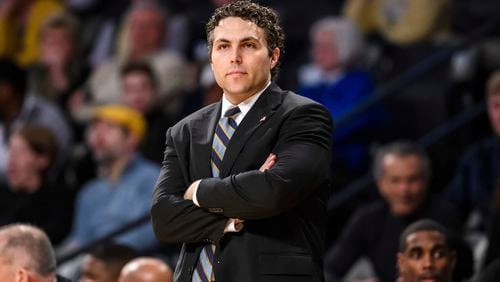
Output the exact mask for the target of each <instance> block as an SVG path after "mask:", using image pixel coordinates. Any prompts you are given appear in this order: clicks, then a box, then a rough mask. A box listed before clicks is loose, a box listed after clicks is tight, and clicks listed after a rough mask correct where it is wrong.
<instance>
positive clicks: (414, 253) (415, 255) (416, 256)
mask: <svg viewBox="0 0 500 282" xmlns="http://www.w3.org/2000/svg"><path fill="white" fill-rule="evenodd" d="M408 257H409V258H411V259H420V258H421V257H422V251H421V250H419V249H413V250H410V252H409V253H408Z"/></svg>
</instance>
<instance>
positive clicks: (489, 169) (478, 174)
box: [445, 70, 500, 263]
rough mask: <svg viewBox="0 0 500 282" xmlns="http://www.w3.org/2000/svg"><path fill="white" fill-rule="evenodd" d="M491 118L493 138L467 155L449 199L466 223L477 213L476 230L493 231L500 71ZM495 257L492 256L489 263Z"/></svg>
mask: <svg viewBox="0 0 500 282" xmlns="http://www.w3.org/2000/svg"><path fill="white" fill-rule="evenodd" d="M486 103H487V111H488V117H489V121H490V124H491V127H492V129H493V134H492V136H491V137H489V138H487V139H485V140H481V141H479V142H478V143H476V144H473V145H471V146H470V147H469V148H468V149H467V150H466V152H465V153H464V154H463V157H462V158H461V160H460V162H459V165H458V166H457V169H456V171H455V176H454V177H453V179H452V181H451V183H450V186H449V187H448V189H447V191H446V192H445V195H446V197H447V198H448V200H449V201H450V202H451V203H453V204H454V205H455V206H456V207H457V210H459V211H460V215H461V217H462V219H463V220H464V221H465V220H466V219H467V218H468V217H469V216H470V214H471V213H472V212H473V211H477V212H478V213H479V215H480V222H479V224H477V227H475V230H474V231H479V232H480V233H482V234H487V233H488V232H490V230H489V229H490V228H491V227H494V226H495V225H494V224H493V225H492V224H491V223H493V222H494V220H495V219H494V216H493V215H494V213H495V211H494V208H493V207H494V205H492V199H494V198H495V193H494V191H495V186H496V185H497V181H498V180H499V179H500V70H497V71H495V72H494V73H492V74H491V76H490V78H489V79H488V82H487V85H486ZM493 258H494V256H491V255H488V258H487V259H486V263H488V262H489V261H490V260H491V259H493Z"/></svg>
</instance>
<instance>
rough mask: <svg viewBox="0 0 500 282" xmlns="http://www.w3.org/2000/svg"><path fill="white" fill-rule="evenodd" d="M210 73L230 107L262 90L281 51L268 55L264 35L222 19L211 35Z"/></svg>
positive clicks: (245, 24) (246, 25)
mask: <svg viewBox="0 0 500 282" xmlns="http://www.w3.org/2000/svg"><path fill="white" fill-rule="evenodd" d="M212 37H213V46H212V54H211V62H212V65H211V66H212V70H213V72H214V76H215V80H216V81H217V84H219V86H220V87H221V88H222V89H223V90H224V93H226V95H227V97H228V99H229V101H231V102H232V103H233V104H238V103H239V102H241V101H243V100H245V99H246V98H248V97H250V96H252V95H254V94H255V93H257V92H258V91H260V90H262V89H263V88H264V86H265V85H266V83H267V82H268V81H270V79H271V69H272V68H274V67H275V66H276V64H277V61H278V58H279V54H280V51H279V49H278V48H276V49H274V50H273V52H272V55H271V56H269V52H268V49H267V40H266V37H265V32H264V30H263V29H262V28H260V27H258V26H257V25H256V24H254V23H252V22H250V21H245V20H243V19H241V18H237V17H229V18H225V19H223V20H221V21H220V22H219V25H217V26H216V27H215V29H214V30H213V33H212Z"/></svg>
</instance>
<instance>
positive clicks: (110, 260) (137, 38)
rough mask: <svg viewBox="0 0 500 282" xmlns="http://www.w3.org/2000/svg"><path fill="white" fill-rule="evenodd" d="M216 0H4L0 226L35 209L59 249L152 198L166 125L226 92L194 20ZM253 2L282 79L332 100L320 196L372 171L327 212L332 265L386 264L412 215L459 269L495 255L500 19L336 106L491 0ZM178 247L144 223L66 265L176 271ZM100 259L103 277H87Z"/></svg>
mask: <svg viewBox="0 0 500 282" xmlns="http://www.w3.org/2000/svg"><path fill="white" fill-rule="evenodd" d="M228 2H231V0H206V1H194V0H107V1H97V0H3V1H1V2H0V225H8V224H12V223H17V222H23V223H29V224H32V225H35V226H37V227H39V228H40V229H41V230H43V232H45V233H46V234H47V236H48V238H49V239H50V241H51V243H52V244H53V245H54V246H55V249H56V253H57V254H58V255H61V256H64V255H65V254H68V253H71V252H73V251H75V250H78V249H80V248H82V247H84V246H87V245H88V244H91V243H92V242H94V241H95V240H98V239H100V238H102V237H103V236H106V235H107V234H109V233H111V232H113V231H115V230H116V229H118V228H120V227H122V226H124V225H126V224H128V223H130V222H132V221H134V220H137V219H140V218H142V217H144V216H145V215H147V214H148V212H149V209H150V202H151V193H152V189H153V187H154V184H155V182H156V180H157V178H158V174H159V169H160V166H161V162H162V158H163V149H164V141H165V133H166V130H167V129H168V128H169V127H170V126H172V125H173V124H175V123H176V122H177V121H179V120H180V119H182V118H183V117H185V116H186V115H188V114H189V113H191V112H193V111H195V110H197V109H199V108H201V107H202V106H204V105H208V104H211V103H213V102H216V101H218V100H219V99H220V98H221V96H222V90H221V89H220V88H219V87H218V85H217V84H216V83H215V80H214V77H213V75H212V72H211V68H210V61H209V56H208V53H207V51H208V49H207V41H206V35H205V24H206V22H207V21H208V18H209V16H210V15H211V13H212V12H213V10H214V9H215V8H216V7H219V6H221V5H223V4H225V3H228ZM256 2H259V3H261V4H264V5H268V6H270V7H272V8H274V9H275V10H276V11H278V13H279V15H280V17H281V21H282V25H283V26H284V29H285V34H286V36H287V37H286V44H285V50H284V52H282V54H283V61H282V66H281V68H280V73H279V75H278V77H277V80H278V83H279V84H280V85H281V87H282V88H284V89H290V90H293V91H295V92H297V93H298V94H300V95H303V96H306V97H309V98H310V99H313V100H315V101H317V102H319V103H321V104H323V105H325V106H326V107H327V108H328V110H329V111H330V113H331V115H332V117H333V120H334V125H335V126H334V131H333V149H332V154H333V155H332V157H333V158H332V159H333V163H332V176H333V178H332V187H333V189H332V197H335V196H336V195H338V194H341V193H343V192H345V190H346V189H345V187H348V184H350V183H352V182H354V181H356V180H357V179H359V178H360V177H362V176H363V175H364V174H367V173H372V174H373V179H374V184H373V185H372V187H371V188H372V189H366V191H365V192H363V193H360V194H359V195H357V197H356V199H355V200H352V201H346V202H344V203H341V205H339V206H337V207H335V209H334V210H331V211H330V214H331V219H330V220H329V226H330V227H329V231H328V238H329V239H328V242H327V243H328V246H329V249H328V252H327V253H326V254H325V274H326V278H327V281H338V280H344V279H345V280H348V281H358V280H359V281H361V280H363V281H377V280H374V279H378V281H395V280H396V278H397V276H398V273H399V272H398V267H397V259H398V258H397V256H396V254H397V253H398V250H399V249H400V244H399V243H400V242H399V237H400V235H401V234H402V232H403V230H405V228H407V227H408V226H409V225H411V224H412V223H413V222H415V221H417V220H419V219H422V218H430V219H432V220H434V221H436V222H439V223H441V224H442V225H443V226H445V227H446V228H448V229H449V230H451V231H453V236H451V237H450V238H451V239H450V246H452V248H453V249H454V250H455V251H456V254H457V259H456V267H455V271H454V272H453V276H454V277H455V280H454V281H462V280H467V279H472V277H475V276H476V275H477V274H478V273H480V272H481V271H482V270H483V269H485V268H486V267H487V266H488V265H490V264H491V265H495V260H496V259H500V240H499V238H500V237H499V235H500V71H499V70H500V51H499V50H500V26H499V25H494V26H493V27H492V28H491V29H490V30H489V32H488V33H487V34H485V35H483V36H482V37H481V38H479V39H477V40H476V41H474V42H472V43H471V44H469V45H467V46H466V47H464V48H462V49H460V50H457V51H456V52H454V53H453V55H452V56H451V59H450V60H448V61H446V62H445V63H442V64H440V65H438V66H436V67H435V68H433V69H432V70H430V71H429V72H428V73H427V74H425V75H424V76H423V77H419V78H415V81H414V83H412V84H408V85H405V86H404V87H400V88H398V89H397V90H396V93H395V94H394V93H393V94H394V95H392V96H390V97H389V98H388V99H384V100H381V101H379V102H378V103H375V104H373V105H372V106H371V107H369V108H366V109H365V110H363V111H362V112H360V113H357V114H356V115H354V116H352V117H350V118H348V119H346V117H348V116H349V114H350V113H351V112H353V111H355V110H356V109H357V108H358V107H359V106H360V105H362V104H364V103H366V102H368V101H370V100H373V99H374V98H376V94H377V93H379V92H380V91H381V90H382V89H385V90H386V89H387V88H389V87H388V84H389V83H390V82H391V81H392V80H393V79H394V78H397V77H398V76H399V75H401V74H402V73H404V72H405V71H406V70H408V69H410V68H411V67H413V66H415V65H417V64H418V63H420V62H422V61H425V60H426V59H428V58H430V57H431V56H432V55H433V54H435V53H436V52H438V51H439V50H441V49H446V48H449V47H451V46H454V44H456V43H457V42H460V41H461V40H463V39H464V38H468V37H470V36H471V35H472V34H474V33H475V32H476V31H477V28H481V27H482V26H483V25H485V24H488V23H491V22H493V21H494V20H495V18H496V17H497V15H498V14H499V13H500V5H498V4H497V3H496V1H495V0H481V1H474V3H471V2H470V1H466V0H335V1H333V0H315V1H312V2H307V3H305V2H304V1H299V0H287V1H285V0H283V1H278V0H262V1H256ZM483 100H484V101H486V105H487V107H486V108H487V115H486V114H485V115H482V116H481V117H480V118H477V119H474V120H473V122H471V124H469V125H467V124H466V125H464V126H462V128H461V129H459V130H457V131H456V132H455V133H454V134H453V135H452V136H451V137H449V138H448V139H445V140H443V141H442V142H439V143H437V144H433V145H432V146H431V147H430V148H421V147H420V146H419V144H418V143H417V142H415V141H416V140H418V138H419V137H421V136H423V135H424V134H425V133H427V132H429V130H431V129H432V128H434V127H436V126H437V125H439V124H442V123H444V122H446V120H447V119H448V118H450V117H453V116H455V115H457V114H460V113H462V112H465V111H467V110H468V109H470V108H471V107H472V106H473V105H474V104H475V103H477V102H480V101H483ZM337 121H340V122H339V123H337ZM402 140H406V141H402ZM408 140H413V141H408ZM178 251H179V250H178V246H173V247H172V246H165V245H162V244H160V243H159V242H157V240H156V239H155V237H154V235H153V232H152V229H151V225H150V224H149V223H147V222H146V223H144V224H143V225H140V226H138V227H137V228H134V229H132V230H131V231H130V232H126V233H124V234H120V235H119V236H117V237H115V238H114V240H113V242H107V243H106V244H103V245H100V246H97V248H94V249H92V250H91V251H89V252H87V253H85V254H84V255H82V256H80V257H78V258H76V259H74V260H73V261H71V262H69V263H67V264H66V266H65V267H64V266H61V269H62V270H61V271H63V272H65V274H66V276H71V277H72V278H73V279H81V281H118V280H117V279H120V281H140V280H138V279H139V278H134V277H135V276H133V275H140V274H137V273H135V272H139V271H140V270H141V269H149V268H154V269H156V270H157V271H159V272H162V271H163V272H164V273H163V274H162V275H167V276H169V277H170V278H163V279H172V277H171V269H170V268H172V267H173V266H175V263H176V258H177V257H176V256H177V252H178ZM139 255H148V256H149V255H150V256H152V257H150V258H139V259H137V257H138V256H139ZM153 256H154V257H155V258H153ZM127 263H128V264H127ZM130 264H132V265H130ZM496 265H498V263H496ZM124 266H125V267H124ZM100 269H102V272H101V271H100ZM95 271H97V273H95ZM120 271H121V274H120ZM99 275H109V277H108V278H102V279H103V280H92V279H90V278H88V277H93V276H99ZM126 275H129V276H131V277H132V278H126V277H122V276H126ZM119 277H120V278H119ZM85 279H90V280H85ZM94 279H95V278H94ZM127 279H128V280H127ZM148 281H149V280H148ZM165 281H166V280H165Z"/></svg>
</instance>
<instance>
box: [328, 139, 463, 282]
mask: <svg viewBox="0 0 500 282" xmlns="http://www.w3.org/2000/svg"><path fill="white" fill-rule="evenodd" d="M373 173H374V177H375V181H376V184H377V187H378V191H379V193H380V195H381V196H382V198H383V201H378V202H376V203H373V204H371V205H369V206H366V207H361V208H360V209H359V211H358V212H357V213H356V214H355V215H354V216H353V217H352V218H351V220H350V222H349V224H348V225H347V227H346V228H345V229H344V232H343V234H342V235H341V237H340V238H339V239H338V241H337V242H336V243H335V245H334V246H333V247H332V249H331V250H329V251H328V253H327V255H326V256H325V271H326V275H327V279H331V280H333V281H335V280H336V279H341V278H342V277H343V276H344V275H345V274H346V273H347V271H348V270H349V269H350V268H351V266H352V265H353V264H354V263H355V262H356V261H357V260H358V259H359V258H360V257H362V256H366V257H367V258H368V259H369V261H370V262H371V264H372V265H373V269H374V271H375V275H376V276H377V277H378V279H380V280H381V281H395V280H396V275H397V270H396V258H395V256H394V254H396V252H397V250H398V241H399V236H400V235H401V233H402V232H403V230H404V229H405V228H406V227H407V226H408V225H410V224H411V223H413V222H414V221H416V220H418V219H421V218H430V219H433V220H435V221H437V222H440V223H442V224H443V225H445V226H447V227H448V228H450V229H451V230H453V231H455V232H459V231H461V222H460V220H459V216H458V214H457V212H456V211H455V209H454V207H453V206H452V205H451V204H449V203H447V202H446V201H444V200H442V199H441V198H439V197H437V196H434V195H431V194H430V193H429V191H428V183H429V180H430V175H431V168H430V163H429V159H428V157H427V156H426V154H425V153H424V152H423V151H422V150H421V149H420V148H419V147H418V146H417V145H416V144H413V143H409V142H395V143H391V144H388V145H385V146H383V147H382V148H380V149H379V150H378V151H377V153H376V155H375V159H374V164H373ZM457 246H460V250H459V251H458V254H459V256H458V258H459V264H460V267H457V269H456V270H457V271H459V272H460V273H459V274H457V276H456V277H457V278H464V277H469V276H470V275H471V274H472V254H471V252H470V250H469V249H468V248H467V246H466V245H465V243H464V242H461V241H459V240H457Z"/></svg>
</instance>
